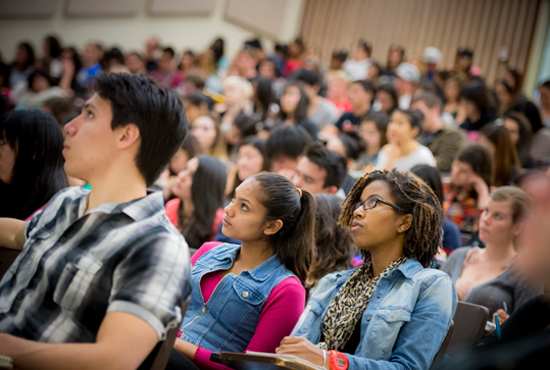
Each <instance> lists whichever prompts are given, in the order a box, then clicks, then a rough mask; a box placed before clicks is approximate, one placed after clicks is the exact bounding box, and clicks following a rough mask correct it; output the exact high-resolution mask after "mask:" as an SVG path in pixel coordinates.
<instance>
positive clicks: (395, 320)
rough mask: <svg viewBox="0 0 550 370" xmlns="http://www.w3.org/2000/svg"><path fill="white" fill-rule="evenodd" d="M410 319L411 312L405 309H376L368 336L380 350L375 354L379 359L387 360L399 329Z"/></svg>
mask: <svg viewBox="0 0 550 370" xmlns="http://www.w3.org/2000/svg"><path fill="white" fill-rule="evenodd" d="M409 321H411V313H410V312H409V311H407V310H405V309H402V308H400V309H386V310H379V311H377V312H376V313H375V314H374V316H373V318H372V320H371V322H370V325H369V332H370V333H369V334H367V335H368V338H369V339H370V340H371V343H373V344H374V345H375V346H376V347H377V348H378V349H379V350H380V351H381V352H380V353H379V356H376V357H377V359H380V360H389V358H390V356H391V353H392V349H393V346H394V345H395V342H396V341H397V337H398V335H399V331H400V330H401V328H402V327H403V325H405V324H406V323H408V322H409Z"/></svg>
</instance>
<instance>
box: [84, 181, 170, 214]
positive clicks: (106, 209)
mask: <svg viewBox="0 0 550 370" xmlns="http://www.w3.org/2000/svg"><path fill="white" fill-rule="evenodd" d="M82 191H83V192H85V193H84V194H83V196H82V197H81V198H79V199H78V201H79V208H78V210H79V215H83V214H84V210H85V209H86V206H87V204H88V198H89V196H90V190H85V189H82ZM98 212H99V213H106V214H116V213H124V214H126V215H127V216H129V217H130V218H132V219H133V220H134V221H141V220H144V219H146V218H148V217H151V216H153V215H155V214H156V213H159V212H161V213H163V212H164V199H163V197H162V192H160V191H158V192H149V191H148V192H147V195H146V196H145V197H143V198H138V199H133V200H131V201H129V202H126V203H104V204H102V205H100V206H99V207H97V208H94V209H92V210H91V211H89V212H88V213H98Z"/></svg>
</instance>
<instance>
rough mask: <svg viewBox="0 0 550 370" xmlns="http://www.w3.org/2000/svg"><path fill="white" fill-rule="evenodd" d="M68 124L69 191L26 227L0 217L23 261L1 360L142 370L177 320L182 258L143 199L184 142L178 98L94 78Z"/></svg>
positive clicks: (2, 297)
mask: <svg viewBox="0 0 550 370" xmlns="http://www.w3.org/2000/svg"><path fill="white" fill-rule="evenodd" d="M95 91H96V93H95V94H94V95H93V96H92V98H91V99H90V100H88V101H87V102H86V105H85V106H84V109H83V111H82V114H81V115H80V116H78V117H77V118H75V119H74V120H73V121H71V122H70V123H68V124H67V125H66V126H65V131H66V133H67V139H66V141H65V149H63V156H64V157H65V171H66V172H67V173H68V174H69V175H71V176H75V177H77V178H82V179H84V180H86V181H87V182H88V183H89V184H91V186H92V190H91V191H90V190H85V189H82V188H68V189H65V190H63V191H61V192H59V193H57V194H56V195H55V196H54V197H53V198H52V200H51V201H50V202H49V203H48V205H47V206H46V208H45V209H44V210H43V211H42V212H40V213H36V214H35V215H34V216H33V218H32V219H31V221H29V222H28V223H25V222H23V221H17V220H14V219H0V245H1V246H4V247H8V248H12V249H16V250H21V254H20V255H19V257H17V259H16V260H15V262H14V263H13V264H12V266H11V267H10V269H9V270H8V272H7V273H6V275H4V277H3V279H2V282H1V283H0V332H1V333H3V334H0V355H5V356H9V357H11V358H12V359H13V364H14V367H17V368H21V369H61V368H63V369H74V368H79V369H107V368H128V369H130V368H133V369H135V368H137V367H138V366H139V365H140V364H141V363H142V362H143V360H144V359H145V358H146V357H147V355H148V354H149V353H150V352H151V350H152V349H153V348H154V347H155V345H156V344H157V342H158V341H159V340H163V339H164V338H165V337H166V333H167V331H168V329H170V328H171V327H173V326H174V325H177V323H178V322H179V320H180V319H181V309H180V308H181V305H182V303H183V301H184V299H185V298H186V297H187V296H188V295H189V294H190V284H189V273H190V271H189V267H188V266H189V253H188V249H187V246H186V243H185V240H184V239H183V237H182V236H181V234H180V233H179V232H178V231H177V230H176V228H174V227H173V226H172V225H170V222H169V221H168V219H167V218H166V216H165V215H164V207H163V200H162V193H159V192H157V193H152V194H148V193H147V186H148V185H151V184H153V182H154V181H155V180H156V178H157V177H158V176H159V174H160V172H161V171H162V169H163V168H164V167H165V166H166V165H167V164H168V160H169V159H170V157H171V156H172V155H173V154H174V152H175V151H176V150H177V148H178V146H179V145H180V143H181V141H182V140H183V138H184V137H185V133H186V129H187V127H186V126H187V121H186V117H185V112H184V110H183V105H182V103H181V101H180V99H179V98H178V96H177V95H176V94H175V93H173V92H171V91H169V90H165V89H162V88H159V87H157V85H156V84H155V83H154V81H152V80H150V79H148V78H145V77H141V76H132V75H127V74H109V75H100V76H99V77H97V78H96V89H95Z"/></svg>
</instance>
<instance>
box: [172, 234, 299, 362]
mask: <svg viewBox="0 0 550 370" xmlns="http://www.w3.org/2000/svg"><path fill="white" fill-rule="evenodd" d="M240 250H241V246H240V245H236V244H227V243H224V244H220V245H218V246H217V247H215V248H214V249H212V250H210V251H209V252H207V253H205V254H204V255H203V256H201V257H200V258H199V259H198V260H197V261H196V262H195V265H194V266H193V269H192V272H191V284H192V286H193V293H192V294H191V303H190V304H189V309H188V310H187V313H186V314H185V318H184V319H183V323H182V325H181V332H182V334H181V339H183V340H186V341H188V342H190V343H192V344H194V345H196V346H201V347H202V348H204V349H207V350H210V351H214V352H220V351H230V352H243V351H244V350H245V349H246V347H247V346H248V343H249V342H250V340H251V339H252V336H253V335H254V331H255V330H256V325H257V324H258V319H259V317H260V314H261V313H262V310H263V308H264V304H265V302H266V301H267V298H268V296H269V293H270V292H271V290H272V289H273V288H275V287H276V286H277V284H279V283H280V282H281V281H283V280H284V279H286V278H289V277H292V276H296V275H294V274H293V273H292V272H291V271H290V270H288V269H287V268H286V267H285V265H284V264H283V263H282V262H281V260H280V259H279V257H277V255H273V256H272V257H271V258H270V259H268V260H267V261H265V262H264V263H262V264H261V265H259V266H258V267H256V268H254V269H252V270H248V271H243V272H241V274H240V275H238V276H237V275H235V274H232V273H229V274H227V275H225V276H224V277H223V279H222V280H221V281H220V282H219V284H218V285H217V286H216V289H215V290H214V292H213V293H212V296H211V297H210V299H209V300H208V301H207V302H206V303H205V302H204V297H203V295H202V292H201V288H200V281H201V279H202V277H203V276H204V275H205V274H208V273H210V272H212V271H220V270H222V271H223V270H227V269H229V268H231V266H233V262H234V261H235V257H236V256H237V255H238V253H239V251H240Z"/></svg>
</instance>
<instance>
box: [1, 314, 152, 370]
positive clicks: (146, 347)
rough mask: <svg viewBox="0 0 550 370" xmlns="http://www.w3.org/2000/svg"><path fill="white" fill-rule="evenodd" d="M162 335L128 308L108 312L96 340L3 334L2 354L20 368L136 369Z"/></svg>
mask: <svg viewBox="0 0 550 370" xmlns="http://www.w3.org/2000/svg"><path fill="white" fill-rule="evenodd" d="M158 340H159V338H158V336H157V333H156V331H155V329H153V327H152V326H151V325H149V324H148V323H147V322H145V321H143V320H142V319H140V318H138V317H136V316H133V315H130V314H128V313H125V312H110V313H108V314H107V315H106V316H105V318H104V319H103V322H102V323H101V326H100V328H99V332H98V334H97V341H96V343H62V344H52V343H39V342H34V341H30V340H26V339H21V338H17V337H14V336H11V335H8V334H0V355H5V356H9V357H11V358H12V360H13V364H14V367H15V368H17V369H22V370H25V369H41V370H49V369H52V370H55V369H57V370H63V369H79V370H86V369H136V368H137V367H139V365H140V364H141V363H142V362H143V361H144V360H145V358H146V357H147V356H148V355H149V353H150V352H151V351H152V350H153V348H154V347H155V345H156V343H157V342H158Z"/></svg>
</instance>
